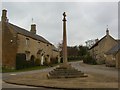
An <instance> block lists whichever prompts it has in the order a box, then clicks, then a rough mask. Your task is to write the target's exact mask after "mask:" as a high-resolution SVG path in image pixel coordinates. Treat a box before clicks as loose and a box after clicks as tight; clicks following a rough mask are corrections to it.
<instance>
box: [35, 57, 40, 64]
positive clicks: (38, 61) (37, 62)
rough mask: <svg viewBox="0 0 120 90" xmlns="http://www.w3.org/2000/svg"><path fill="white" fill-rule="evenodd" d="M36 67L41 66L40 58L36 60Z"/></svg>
mask: <svg viewBox="0 0 120 90" xmlns="http://www.w3.org/2000/svg"><path fill="white" fill-rule="evenodd" d="M35 65H36V66H39V65H40V59H39V58H36V60H35Z"/></svg>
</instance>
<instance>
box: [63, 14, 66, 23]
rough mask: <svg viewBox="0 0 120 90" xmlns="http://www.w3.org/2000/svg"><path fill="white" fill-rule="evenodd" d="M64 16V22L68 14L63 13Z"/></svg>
mask: <svg viewBox="0 0 120 90" xmlns="http://www.w3.org/2000/svg"><path fill="white" fill-rule="evenodd" d="M63 16H64V18H63V21H66V18H65V17H66V13H65V12H64V13H63Z"/></svg>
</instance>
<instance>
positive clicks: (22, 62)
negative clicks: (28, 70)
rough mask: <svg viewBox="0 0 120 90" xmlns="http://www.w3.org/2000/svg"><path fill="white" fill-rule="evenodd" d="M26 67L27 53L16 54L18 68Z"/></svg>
mask: <svg viewBox="0 0 120 90" xmlns="http://www.w3.org/2000/svg"><path fill="white" fill-rule="evenodd" d="M25 67H26V55H25V54H24V53H18V54H17V55H16V69H22V68H25Z"/></svg>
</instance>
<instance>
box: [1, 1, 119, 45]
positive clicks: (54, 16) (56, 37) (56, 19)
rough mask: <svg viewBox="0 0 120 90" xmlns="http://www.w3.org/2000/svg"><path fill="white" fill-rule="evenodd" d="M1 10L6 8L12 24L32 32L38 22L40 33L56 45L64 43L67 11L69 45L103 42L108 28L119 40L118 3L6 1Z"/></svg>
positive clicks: (38, 32)
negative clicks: (92, 41) (91, 41)
mask: <svg viewBox="0 0 120 90" xmlns="http://www.w3.org/2000/svg"><path fill="white" fill-rule="evenodd" d="M2 9H7V11H8V14H7V17H8V19H9V22H11V23H13V24H15V25H18V26H20V27H22V28H25V29H27V30H30V25H31V24H32V23H35V24H36V25H37V34H39V35H41V36H43V37H44V38H46V39H47V40H48V41H50V42H51V43H53V44H55V45H57V43H58V42H61V40H62V19H63V16H62V14H63V12H64V11H65V12H66V14H67V39H68V45H69V46H73V45H80V44H84V45H85V41H87V40H90V39H96V38H98V39H100V38H101V37H103V36H104V35H105V34H106V28H107V25H108V28H109V30H110V34H111V35H112V36H113V37H114V38H115V39H117V38H118V3H117V2H19V3H18V2H3V3H2ZM0 15H1V12H0ZM32 18H33V22H32Z"/></svg>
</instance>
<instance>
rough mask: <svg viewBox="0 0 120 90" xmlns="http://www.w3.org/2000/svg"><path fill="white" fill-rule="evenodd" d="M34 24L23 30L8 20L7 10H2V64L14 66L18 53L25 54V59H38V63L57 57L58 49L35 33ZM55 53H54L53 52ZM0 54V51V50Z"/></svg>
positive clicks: (9, 66)
mask: <svg viewBox="0 0 120 90" xmlns="http://www.w3.org/2000/svg"><path fill="white" fill-rule="evenodd" d="M36 30H37V29H36V24H32V25H31V30H30V31H28V30H25V29H23V28H21V27H19V26H16V25H14V24H11V23H10V22H8V18H7V10H2V17H1V22H0V32H2V37H1V38H2V39H1V38H0V39H1V40H0V44H1V43H2V44H1V45H2V46H1V47H2V59H1V60H2V66H3V67H6V68H12V69H15V68H16V56H17V55H18V54H20V53H22V54H25V55H26V61H29V60H30V59H33V60H34V61H35V60H36V59H40V62H39V63H40V64H43V63H44V62H48V63H50V62H51V60H52V58H53V57H58V55H59V51H55V50H54V48H55V46H54V45H53V44H51V43H50V42H49V41H48V40H46V39H45V38H43V37H42V36H40V35H37V34H36ZM54 53H55V54H54ZM0 54H1V52H0Z"/></svg>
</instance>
